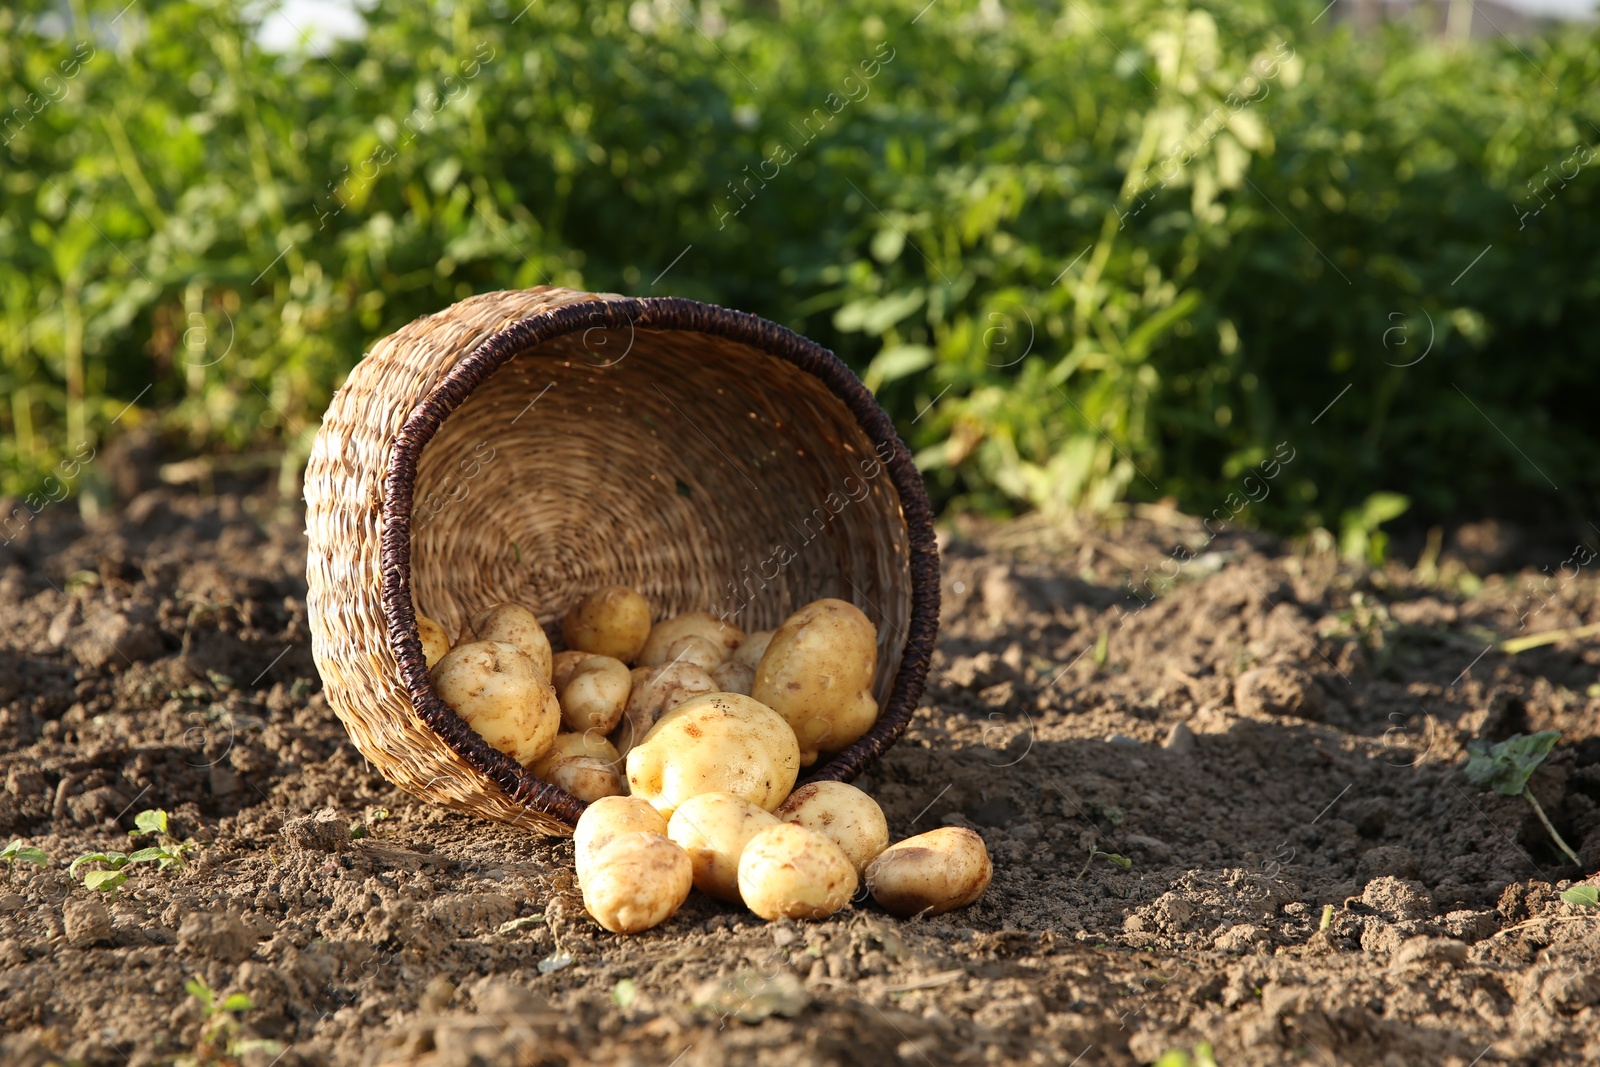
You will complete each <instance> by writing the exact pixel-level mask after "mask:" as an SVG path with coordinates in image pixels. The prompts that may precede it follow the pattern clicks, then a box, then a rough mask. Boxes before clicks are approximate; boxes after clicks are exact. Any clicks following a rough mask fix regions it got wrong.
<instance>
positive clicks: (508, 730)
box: [433, 641, 561, 766]
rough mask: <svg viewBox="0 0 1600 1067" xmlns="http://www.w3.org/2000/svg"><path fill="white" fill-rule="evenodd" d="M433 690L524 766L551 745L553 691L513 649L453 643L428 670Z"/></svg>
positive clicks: (557, 722) (555, 717) (556, 718)
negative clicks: (453, 645) (430, 671)
mask: <svg viewBox="0 0 1600 1067" xmlns="http://www.w3.org/2000/svg"><path fill="white" fill-rule="evenodd" d="M433 690H434V692H435V693H437V694H438V695H439V699H440V700H442V701H444V702H445V703H446V704H448V705H450V706H451V707H452V708H454V709H455V712H456V714H457V715H460V716H461V717H462V718H463V719H465V720H466V721H467V725H468V726H471V727H472V728H473V729H474V730H476V731H477V732H478V734H479V735H480V736H482V738H483V739H484V740H485V741H487V742H488V743H489V744H490V745H491V746H492V747H494V748H497V749H499V750H500V751H501V752H504V753H505V754H506V755H508V756H510V757H511V758H512V759H514V760H516V761H517V762H518V763H521V764H522V765H523V766H527V765H528V764H530V763H533V762H534V761H535V760H537V759H539V757H541V756H543V755H544V754H545V753H546V752H548V751H550V747H551V745H553V744H554V743H555V739H556V731H557V730H558V729H559V728H560V726H561V705H560V704H559V703H558V702H557V701H556V691H555V690H554V689H552V688H551V687H550V683H549V682H547V681H545V678H544V676H543V675H542V674H540V673H539V668H538V667H537V666H536V665H535V664H534V662H533V660H532V659H530V658H529V657H528V655H527V653H525V652H523V651H522V650H521V649H520V648H518V647H517V646H516V645H510V644H506V643H505V642H503V641H472V642H469V643H467V644H465V645H457V646H456V647H455V648H453V649H451V650H450V651H449V652H448V653H446V654H445V656H444V657H443V658H442V659H440V660H439V662H438V663H437V664H435V665H434V668H433Z"/></svg>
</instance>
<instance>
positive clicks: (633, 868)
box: [582, 833, 694, 934]
mask: <svg viewBox="0 0 1600 1067" xmlns="http://www.w3.org/2000/svg"><path fill="white" fill-rule="evenodd" d="M693 877H694V870H693V866H692V865H691V864H690V862H689V856H688V854H687V853H686V852H684V851H683V849H681V848H679V847H678V846H677V845H675V844H673V843H672V841H670V840H669V839H667V838H666V837H664V836H663V835H661V834H639V833H634V834H624V835H622V836H621V837H619V838H617V839H616V840H614V841H612V842H611V843H610V844H608V845H606V846H605V848H603V849H601V850H600V851H599V852H598V853H597V854H596V855H595V857H594V862H593V863H592V864H591V865H590V867H589V873H588V878H587V879H586V880H585V881H584V882H583V883H582V886H583V906H584V907H585V908H587V909H588V911H589V914H590V915H593V916H594V917H595V920H596V921H597V922H599V924H600V925H601V926H604V927H605V928H606V929H607V930H610V931H611V932H612V933H614V934H636V933H639V932H640V931H641V930H648V929H650V928H651V927H652V926H657V925H659V924H661V923H663V922H665V921H666V920H667V919H670V918H671V917H672V915H673V913H674V912H676V911H677V910H678V909H679V908H680V907H682V906H683V902H684V901H685V900H686V899H687V898H688V896H689V886H690V884H691V882H692V880H693Z"/></svg>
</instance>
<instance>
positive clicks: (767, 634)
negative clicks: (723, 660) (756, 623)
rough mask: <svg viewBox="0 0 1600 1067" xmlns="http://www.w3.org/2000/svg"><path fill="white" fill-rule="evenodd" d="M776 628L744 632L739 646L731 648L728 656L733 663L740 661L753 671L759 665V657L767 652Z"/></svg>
mask: <svg viewBox="0 0 1600 1067" xmlns="http://www.w3.org/2000/svg"><path fill="white" fill-rule="evenodd" d="M775 633H777V631H776V630H757V631H756V632H755V633H753V634H746V635H745V638H744V640H743V641H741V642H739V647H738V648H736V649H734V650H733V655H732V656H731V657H729V658H730V659H732V660H733V662H735V663H742V664H744V665H745V666H746V667H749V668H750V669H751V670H752V671H754V670H755V669H756V668H757V667H759V666H761V657H762V656H765V655H766V654H767V646H768V645H770V644H771V643H772V635H773V634H775Z"/></svg>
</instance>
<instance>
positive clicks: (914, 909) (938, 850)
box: [867, 826, 994, 916]
mask: <svg viewBox="0 0 1600 1067" xmlns="http://www.w3.org/2000/svg"><path fill="white" fill-rule="evenodd" d="M992 877H994V864H993V863H991V862H989V850H988V849H986V848H984V846H983V838H981V837H979V836H978V835H977V834H976V833H974V832H973V831H971V830H968V829H967V828H966V827H964V826H942V827H940V828H939V829H937V830H929V831H928V832H927V833H925V834H918V835H917V836H916V837H908V838H906V839H905V840H904V841H899V842H896V843H895V844H893V845H890V846H889V847H888V848H886V849H884V850H883V851H882V852H880V853H879V854H878V858H877V859H875V860H873V861H872V862H871V863H869V864H867V888H868V889H869V890H871V892H872V896H873V898H874V899H875V900H877V902H878V903H879V904H881V905H883V909H884V910H885V911H887V912H891V913H892V914H895V915H903V916H911V915H942V914H944V913H945V912H947V911H949V910H951V909H952V908H961V907H965V906H966V905H968V904H971V903H972V902H973V901H974V900H977V899H978V898H979V897H981V896H983V891H984V890H985V889H987V888H989V880H990V879H991V878H992Z"/></svg>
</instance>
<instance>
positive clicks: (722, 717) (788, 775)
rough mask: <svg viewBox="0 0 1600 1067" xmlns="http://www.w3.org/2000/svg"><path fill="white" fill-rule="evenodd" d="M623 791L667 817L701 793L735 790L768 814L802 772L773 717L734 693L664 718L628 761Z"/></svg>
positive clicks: (698, 701)
mask: <svg viewBox="0 0 1600 1067" xmlns="http://www.w3.org/2000/svg"><path fill="white" fill-rule="evenodd" d="M627 766H628V787H629V789H630V790H631V791H632V793H633V795H634V796H636V797H641V798H643V799H645V800H648V801H650V803H652V804H654V805H655V806H656V809H657V810H658V811H660V812H661V813H662V814H663V815H665V816H667V817H668V818H671V817H672V813H673V811H674V809H676V808H677V806H678V805H679V804H681V803H683V802H684V801H685V800H687V799H689V798H690V797H692V796H695V795H696V794H699V793H733V794H736V795H738V796H741V797H744V798H745V799H746V800H748V801H750V802H751V803H752V804H754V805H756V806H757V807H759V808H762V809H764V810H766V811H771V810H772V809H773V808H776V807H777V806H778V805H779V804H781V803H783V800H784V798H785V797H787V796H788V795H789V790H791V789H793V788H794V780H795V778H796V777H797V776H798V775H799V773H800V750H799V747H798V746H797V745H796V744H795V740H794V731H792V730H790V729H789V727H788V724H786V723H785V722H784V721H783V719H782V718H780V717H779V716H778V714H777V712H775V711H773V710H772V709H771V708H768V707H766V706H765V705H763V704H760V703H758V702H756V701H754V700H752V699H750V698H749V697H747V696H740V695H739V694H738V693H709V694H707V695H705V696H699V697H695V698H694V699H692V700H690V701H688V702H686V703H683V704H679V705H678V706H677V707H675V708H673V709H672V710H671V711H669V712H667V713H666V714H665V715H663V716H662V717H661V719H660V721H659V722H657V723H656V724H655V726H654V727H653V728H652V729H651V730H650V732H649V733H648V734H646V735H645V739H644V741H643V742H642V743H641V744H639V745H636V746H635V747H634V748H633V750H632V751H630V752H629V753H628V756H627Z"/></svg>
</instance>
